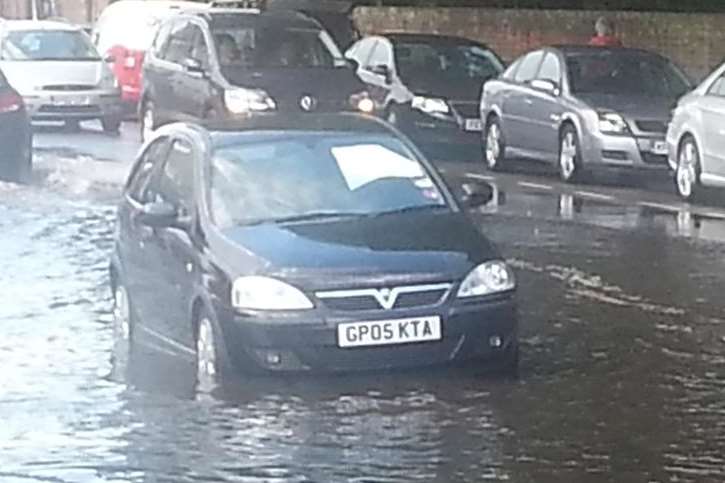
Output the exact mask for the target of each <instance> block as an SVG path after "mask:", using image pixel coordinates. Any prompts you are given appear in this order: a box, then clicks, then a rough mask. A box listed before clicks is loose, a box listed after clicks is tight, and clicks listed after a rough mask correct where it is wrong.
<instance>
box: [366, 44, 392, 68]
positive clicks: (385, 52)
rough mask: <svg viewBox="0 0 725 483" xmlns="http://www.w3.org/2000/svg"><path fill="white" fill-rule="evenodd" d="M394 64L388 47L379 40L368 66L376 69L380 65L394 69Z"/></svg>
mask: <svg viewBox="0 0 725 483" xmlns="http://www.w3.org/2000/svg"><path fill="white" fill-rule="evenodd" d="M392 63H393V59H392V56H391V55H390V49H389V47H388V45H387V44H386V43H385V42H383V41H382V40H378V41H377V42H376V43H375V48H374V49H373V52H372V54H370V59H369V60H368V62H367V65H368V66H369V67H375V66H378V65H387V66H388V67H392Z"/></svg>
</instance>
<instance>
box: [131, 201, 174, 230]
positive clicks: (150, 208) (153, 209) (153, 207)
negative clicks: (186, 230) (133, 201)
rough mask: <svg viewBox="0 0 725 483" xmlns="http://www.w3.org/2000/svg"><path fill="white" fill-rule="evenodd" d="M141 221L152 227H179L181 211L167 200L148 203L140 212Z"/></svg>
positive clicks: (139, 219) (139, 218)
mask: <svg viewBox="0 0 725 483" xmlns="http://www.w3.org/2000/svg"><path fill="white" fill-rule="evenodd" d="M138 221H139V223H141V224H143V225H146V226H150V227H152V228H170V227H179V221H180V220H179V212H178V210H177V209H176V207H175V206H174V205H172V204H171V203H167V202H166V201H152V202H150V203H146V204H145V205H143V207H142V208H141V212H140V213H139V214H138Z"/></svg>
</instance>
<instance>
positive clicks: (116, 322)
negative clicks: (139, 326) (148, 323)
mask: <svg viewBox="0 0 725 483" xmlns="http://www.w3.org/2000/svg"><path fill="white" fill-rule="evenodd" d="M112 288H113V351H112V366H113V371H114V373H115V374H117V375H119V376H120V377H123V374H124V372H125V371H126V369H127V367H128V363H129V360H130V356H131V345H132V341H133V320H134V318H133V309H132V306H131V299H130V298H129V295H128V290H127V289H126V286H125V285H124V284H123V282H121V281H120V280H117V281H116V283H115V284H114V285H113V287H112Z"/></svg>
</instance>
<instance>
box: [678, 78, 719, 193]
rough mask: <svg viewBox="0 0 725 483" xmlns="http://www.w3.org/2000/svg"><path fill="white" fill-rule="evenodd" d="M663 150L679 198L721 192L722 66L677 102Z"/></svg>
mask: <svg viewBox="0 0 725 483" xmlns="http://www.w3.org/2000/svg"><path fill="white" fill-rule="evenodd" d="M667 147H668V151H669V156H668V157H669V164H670V168H671V169H672V170H673V171H674V172H675V186H676V188H677V192H678V193H679V195H680V196H681V197H682V198H684V199H685V200H688V201H689V200H692V199H694V198H695V196H696V195H697V193H698V189H699V188H700V187H702V186H712V187H719V188H725V64H723V65H722V66H720V67H719V68H718V69H717V70H715V72H713V73H712V74H711V75H710V76H708V77H707V79H705V81H703V83H702V84H700V85H699V86H698V87H697V88H696V89H695V90H694V91H692V92H691V93H689V94H687V95H686V96H684V97H683V98H682V99H680V101H679V103H678V104H677V108H676V109H675V111H674V113H673V117H672V121H671V122H670V125H669V128H668V130H667Z"/></svg>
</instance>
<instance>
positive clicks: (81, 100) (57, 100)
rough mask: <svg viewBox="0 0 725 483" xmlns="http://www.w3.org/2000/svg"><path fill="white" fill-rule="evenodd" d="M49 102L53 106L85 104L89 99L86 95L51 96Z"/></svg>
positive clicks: (88, 102) (89, 101)
mask: <svg viewBox="0 0 725 483" xmlns="http://www.w3.org/2000/svg"><path fill="white" fill-rule="evenodd" d="M50 102H51V103H52V104H53V105H54V106H87V105H89V104H90V103H91V99H90V97H88V96H76V97H66V96H63V97H51V98H50Z"/></svg>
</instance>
